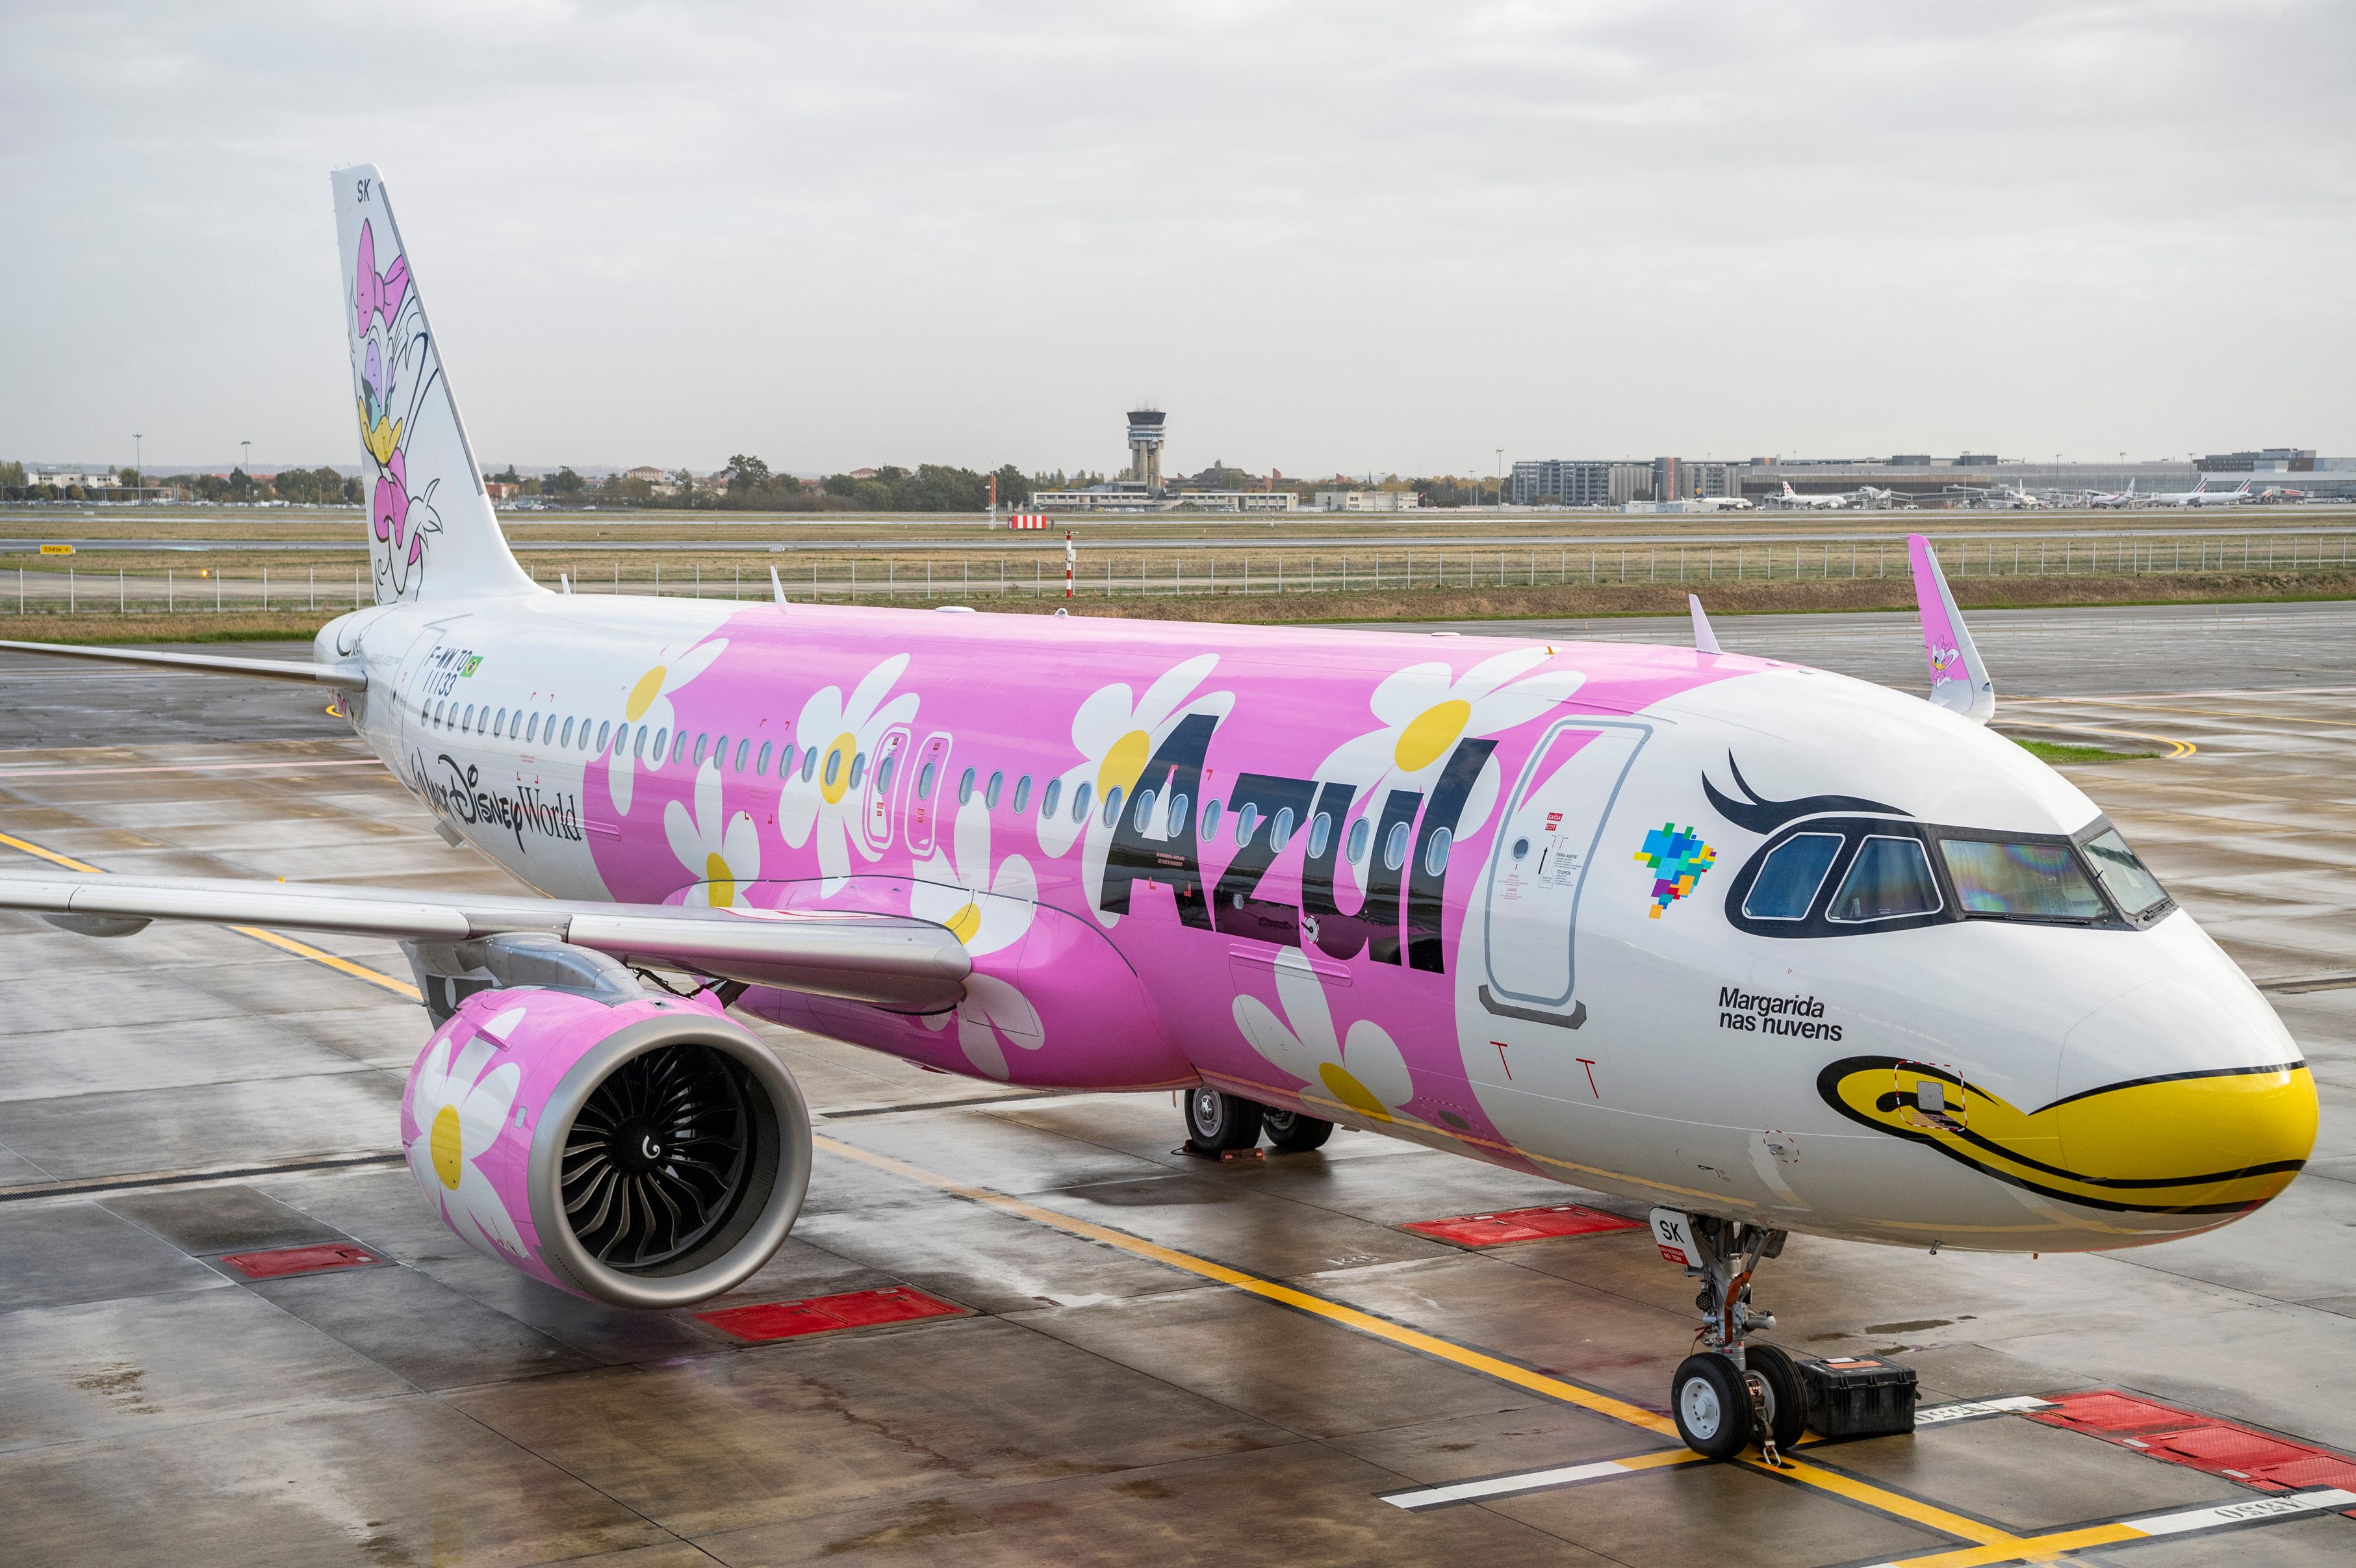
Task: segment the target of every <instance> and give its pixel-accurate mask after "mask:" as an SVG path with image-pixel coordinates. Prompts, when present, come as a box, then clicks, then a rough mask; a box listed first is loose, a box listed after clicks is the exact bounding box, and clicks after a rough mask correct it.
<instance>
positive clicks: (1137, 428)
mask: <svg viewBox="0 0 2356 1568" xmlns="http://www.w3.org/2000/svg"><path fill="white" fill-rule="evenodd" d="M1129 478H1130V483H1132V484H1139V485H1143V486H1144V487H1145V488H1146V489H1147V490H1148V491H1149V492H1150V493H1151V494H1153V495H1157V496H1158V495H1160V494H1161V493H1162V411H1161V410H1160V409H1158V408H1133V409H1130V411H1129Z"/></svg>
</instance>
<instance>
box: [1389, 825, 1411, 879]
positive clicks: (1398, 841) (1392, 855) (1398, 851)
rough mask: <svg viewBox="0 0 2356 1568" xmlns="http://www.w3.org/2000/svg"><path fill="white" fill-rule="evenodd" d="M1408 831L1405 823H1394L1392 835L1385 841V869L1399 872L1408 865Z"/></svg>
mask: <svg viewBox="0 0 2356 1568" xmlns="http://www.w3.org/2000/svg"><path fill="white" fill-rule="evenodd" d="M1407 836H1408V829H1407V824H1406V823H1405V822H1393V823H1392V824H1391V831H1390V835H1389V836H1388V837H1387V838H1386V839H1384V840H1383V867H1384V869H1385V870H1387V871H1397V870H1398V868H1399V867H1400V866H1402V865H1406V864H1407Z"/></svg>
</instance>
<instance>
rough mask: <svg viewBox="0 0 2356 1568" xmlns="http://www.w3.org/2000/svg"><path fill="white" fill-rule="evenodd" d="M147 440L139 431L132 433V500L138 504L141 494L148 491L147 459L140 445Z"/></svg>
mask: <svg viewBox="0 0 2356 1568" xmlns="http://www.w3.org/2000/svg"><path fill="white" fill-rule="evenodd" d="M145 439H146V437H145V436H144V435H140V434H139V432H137V431H135V430H134V431H133V432H132V433H131V499H132V501H133V502H134V504H136V503H137V501H138V499H139V496H140V493H141V492H142V491H144V490H145V489H146V488H147V485H146V478H147V458H146V456H145V454H144V453H142V451H141V450H140V446H139V444H140V443H141V442H142V441H145Z"/></svg>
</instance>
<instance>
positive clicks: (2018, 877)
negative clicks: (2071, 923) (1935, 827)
mask: <svg viewBox="0 0 2356 1568" xmlns="http://www.w3.org/2000/svg"><path fill="white" fill-rule="evenodd" d="M1939 853H1940V854H1944V855H1945V856H1946V857H1947V875H1948V877H1949V878H1950V879H1951V880H1952V881H1953V882H1954V885H1955V900H1956V902H1958V903H1960V904H1961V905H1962V906H1963V907H1964V913H1965V914H1966V915H2011V916H2016V917H2019V918H2024V919H2032V920H2100V919H2104V918H2107V917H2108V916H2109V914H2110V910H2109V909H2108V908H2104V904H2103V896H2102V895H2101V894H2099V893H2097V892H2095V891H2094V884H2093V883H2092V882H2090V881H2088V880H2087V879H2086V874H2085V873H2084V872H2083V871H2081V870H2079V869H2078V859H2077V857H2076V856H2075V855H2073V854H2071V853H2070V846H2069V845H2068V844H2066V843H1990V842H1988V841H1987V840H1986V839H1941V840H1940V841H1939Z"/></svg>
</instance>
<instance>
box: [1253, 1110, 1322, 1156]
mask: <svg viewBox="0 0 2356 1568" xmlns="http://www.w3.org/2000/svg"><path fill="white" fill-rule="evenodd" d="M1259 1122H1260V1126H1261V1128H1262V1129H1263V1130H1264V1131H1265V1132H1266V1133H1268V1146H1269V1148H1271V1149H1274V1150H1275V1151H1276V1152H1277V1153H1278V1154H1280V1155H1305V1154H1307V1153H1308V1152H1309V1151H1310V1150H1312V1149H1322V1148H1323V1147H1324V1146H1325V1140H1326V1139H1328V1138H1330V1137H1332V1136H1333V1123H1332V1122H1325V1121H1321V1120H1320V1119H1318V1118H1317V1117H1314V1116H1304V1115H1302V1114H1301V1112H1298V1111H1269V1110H1263V1111H1261V1112H1260V1113H1259Z"/></svg>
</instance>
